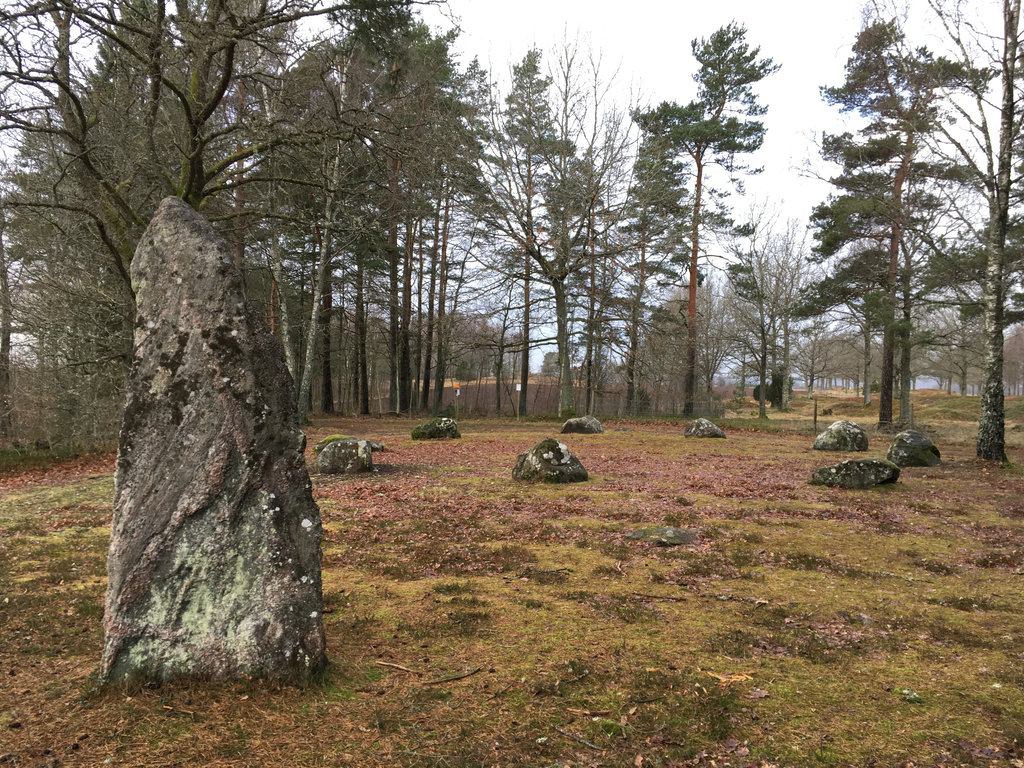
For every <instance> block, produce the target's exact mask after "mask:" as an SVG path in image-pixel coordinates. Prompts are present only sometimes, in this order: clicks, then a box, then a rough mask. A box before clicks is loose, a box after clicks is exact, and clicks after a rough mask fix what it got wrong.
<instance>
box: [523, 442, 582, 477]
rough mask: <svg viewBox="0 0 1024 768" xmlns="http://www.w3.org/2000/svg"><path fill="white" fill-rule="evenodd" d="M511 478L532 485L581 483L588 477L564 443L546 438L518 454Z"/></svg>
mask: <svg viewBox="0 0 1024 768" xmlns="http://www.w3.org/2000/svg"><path fill="white" fill-rule="evenodd" d="M512 477H514V478H515V479H516V480H526V481H528V482H533V483H540V482H544V483H581V482H583V481H584V480H586V479H587V477H588V475H587V470H586V469H584V467H583V465H582V464H581V463H580V461H579V459H577V458H576V457H575V456H573V455H572V453H571V452H570V451H569V449H568V448H567V447H566V446H565V443H560V442H559V441H558V440H555V439H554V438H553V437H547V438H545V439H543V440H541V441H540V442H539V443H537V444H536V445H535V446H533V447H532V448H530V449H529V450H528V451H523V452H522V453H521V454H519V456H518V457H517V458H516V465H515V467H514V468H513V469H512Z"/></svg>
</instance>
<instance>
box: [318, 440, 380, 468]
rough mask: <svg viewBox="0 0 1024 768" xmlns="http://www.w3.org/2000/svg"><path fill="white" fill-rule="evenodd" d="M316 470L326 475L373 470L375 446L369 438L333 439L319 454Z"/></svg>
mask: <svg viewBox="0 0 1024 768" xmlns="http://www.w3.org/2000/svg"><path fill="white" fill-rule="evenodd" d="M316 471H317V472H320V473H322V474H325V475H357V474H359V473H361V472H373V447H372V446H371V445H370V441H369V440H356V439H355V438H352V439H349V440H332V441H331V442H330V443H328V444H327V445H326V446H325V447H324V449H323V450H322V451H320V453H318V454H317V457H316Z"/></svg>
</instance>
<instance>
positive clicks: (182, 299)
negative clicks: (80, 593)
mask: <svg viewBox="0 0 1024 768" xmlns="http://www.w3.org/2000/svg"><path fill="white" fill-rule="evenodd" d="M131 276H132V284H133V286H134V288H135V292H136V299H137V305H138V320H137V323H136V326H135V351H134V363H133V368H132V373H131V377H130V380H129V383H128V401H127V405H126V408H125V415H124V423H123V425H122V427H121V438H120V446H119V450H118V458H117V475H116V492H115V499H114V519H113V526H112V531H111V541H110V553H109V556H108V559H107V577H108V586H107V597H106V614H105V616H104V629H105V632H106V638H105V641H104V648H103V659H102V664H101V669H100V675H101V679H102V680H103V681H105V682H106V681H126V680H140V681H147V682H163V681H167V680H171V679H174V678H177V677H183V676H190V677H200V678H203V679H208V680H227V679H233V678H238V677H244V676H252V677H264V678H278V679H282V680H285V681H302V680H305V679H307V678H309V677H310V676H311V675H313V674H315V673H316V672H318V671H319V670H320V669H322V667H323V666H324V664H325V663H326V657H325V655H324V630H323V620H322V618H321V614H322V611H323V596H322V592H321V582H320V535H321V526H320V515H319V511H318V509H317V506H316V504H315V503H314V502H313V497H312V494H311V486H310V483H309V476H308V474H307V472H306V464H305V461H304V458H303V449H304V447H305V436H304V435H303V434H302V432H301V431H300V430H299V427H298V422H297V414H296V407H295V393H294V388H293V386H292V381H291V377H290V376H289V374H288V370H287V368H286V366H285V363H284V356H283V353H282V350H281V347H280V345H279V343H278V342H277V340H276V339H275V338H274V336H273V335H272V334H271V333H270V331H269V330H268V329H267V327H266V325H265V324H264V323H263V322H262V320H261V318H260V317H258V316H257V315H256V313H255V312H254V311H253V309H252V307H251V306H250V305H249V303H248V301H246V298H245V290H244V285H243V281H242V275H241V272H240V271H239V270H238V268H237V267H236V266H235V265H234V263H233V260H232V256H231V252H230V250H229V248H228V246H227V244H226V242H225V241H224V240H223V239H222V238H221V237H220V236H219V235H218V234H217V233H216V232H215V231H214V229H213V227H212V226H211V225H210V224H209V222H207V221H206V220H205V219H204V218H203V217H201V216H200V215H199V214H198V213H196V212H195V211H194V210H193V209H192V208H191V207H189V206H188V205H186V204H185V203H183V202H182V201H181V200H178V199H177V198H167V199H166V200H164V201H163V202H162V203H161V204H160V208H159V209H158V211H157V213H156V216H155V217H154V218H153V220H152V222H150V225H149V228H148V229H147V230H146V232H145V234H144V235H143V237H142V241H141V242H140V244H139V247H138V249H137V251H136V253H135V258H134V260H133V261H132V268H131Z"/></svg>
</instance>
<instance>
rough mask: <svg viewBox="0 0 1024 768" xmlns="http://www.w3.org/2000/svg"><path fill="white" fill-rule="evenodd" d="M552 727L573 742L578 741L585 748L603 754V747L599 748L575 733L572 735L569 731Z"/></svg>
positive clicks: (555, 726)
mask: <svg viewBox="0 0 1024 768" xmlns="http://www.w3.org/2000/svg"><path fill="white" fill-rule="evenodd" d="M551 727H552V728H554V729H555V730H556V731H558V732H559V733H560V734H562V735H563V736H565V737H566V738H570V739H572V740H573V741H578V742H579V743H580V744H582V745H583V746H584V747H590V748H591V749H596V750H597V751H598V752H603V751H604V750H603V749H601V747H599V746H597V744H595V743H594V742H592V741H587V740H586V739H584V738H583V737H582V736H577V735H576V734H575V733H570V732H569V731H567V730H565V729H564V728H559V727H558V726H557V725H553V726H551Z"/></svg>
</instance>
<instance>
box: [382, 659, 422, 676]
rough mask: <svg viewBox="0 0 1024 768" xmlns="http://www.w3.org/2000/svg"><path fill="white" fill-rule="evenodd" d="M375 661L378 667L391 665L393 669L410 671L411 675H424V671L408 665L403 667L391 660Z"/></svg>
mask: <svg viewBox="0 0 1024 768" xmlns="http://www.w3.org/2000/svg"><path fill="white" fill-rule="evenodd" d="M373 663H374V664H376V665H377V666H378V667H391V668H392V669H400V670H402V671H403V672H408V673H409V674H410V675H417V676H422V675H423V673H422V672H417V671H416V670H415V669H409V668H408V667H403V666H402V665H401V664H392V663H391V662H390V661H375V662H373Z"/></svg>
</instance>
